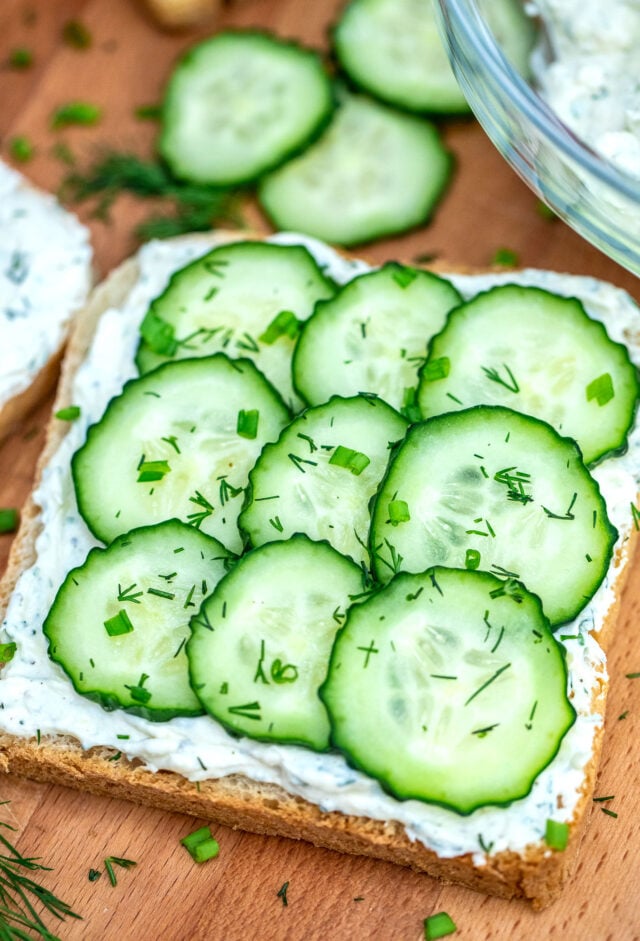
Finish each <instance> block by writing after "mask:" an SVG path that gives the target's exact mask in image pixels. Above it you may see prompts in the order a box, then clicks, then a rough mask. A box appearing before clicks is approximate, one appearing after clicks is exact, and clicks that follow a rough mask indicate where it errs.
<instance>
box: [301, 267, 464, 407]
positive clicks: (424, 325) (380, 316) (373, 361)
mask: <svg viewBox="0 0 640 941" xmlns="http://www.w3.org/2000/svg"><path fill="white" fill-rule="evenodd" d="M460 303H462V297H461V295H460V293H459V292H458V291H457V290H456V288H455V287H454V286H453V285H452V284H451V282H450V281H447V280H446V279H445V278H441V277H439V276H438V275H436V274H432V273H431V272H429V271H421V270H419V269H416V268H411V267H408V266H406V265H399V264H397V263H396V262H387V263H386V264H385V265H383V266H382V267H381V268H379V269H377V270H376V271H371V272H367V273H366V274H362V275H358V277H356V278H353V279H352V280H351V281H349V282H347V284H345V285H344V286H343V287H342V288H341V289H340V290H339V291H338V293H337V294H336V295H335V297H332V298H329V299H327V300H321V301H318V303H317V304H316V306H315V308H314V311H313V314H312V315H311V317H310V318H309V319H308V320H307V321H306V322H305V324H304V325H303V328H302V331H301V333H300V337H299V338H298V342H297V344H296V348H295V351H294V354H293V364H292V369H293V383H294V387H295V389H296V391H297V392H298V394H299V395H301V396H302V398H304V399H305V401H306V402H308V403H309V405H320V404H321V403H322V402H326V401H327V399H329V397H330V396H332V395H343V396H349V395H357V393H359V392H372V393H375V394H376V395H379V396H380V398H381V399H384V401H385V402H388V404H389V405H391V406H392V408H395V409H398V410H400V409H402V407H403V403H404V400H405V393H406V390H407V389H411V388H413V387H415V385H416V383H417V374H416V361H419V360H421V359H422V357H424V354H425V344H426V342H427V340H428V339H429V338H430V337H431V336H433V334H434V333H436V332H437V331H438V330H440V329H441V327H442V326H443V325H444V322H445V318H446V314H447V312H448V311H449V310H450V309H451V308H452V307H457V306H458V305H459V304H460ZM390 350H397V351H398V353H397V354H395V355H394V356H393V357H392V356H391V355H390V353H389V351H390Z"/></svg>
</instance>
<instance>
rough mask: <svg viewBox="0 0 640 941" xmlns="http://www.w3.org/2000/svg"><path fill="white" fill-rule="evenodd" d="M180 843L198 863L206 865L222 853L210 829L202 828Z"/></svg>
mask: <svg viewBox="0 0 640 941" xmlns="http://www.w3.org/2000/svg"><path fill="white" fill-rule="evenodd" d="M180 843H181V845H182V846H184V848H185V849H186V850H187V852H188V853H189V855H190V856H191V858H192V859H193V860H194V862H196V863H205V862H207V860H209V859H214V858H215V857H216V856H217V855H218V853H219V852H220V845H219V843H218V841H217V840H214V838H213V836H212V835H211V828H210V827H200V828H199V829H198V830H194V831H193V833H189V835H188V836H185V837H183V838H182V839H181V840H180Z"/></svg>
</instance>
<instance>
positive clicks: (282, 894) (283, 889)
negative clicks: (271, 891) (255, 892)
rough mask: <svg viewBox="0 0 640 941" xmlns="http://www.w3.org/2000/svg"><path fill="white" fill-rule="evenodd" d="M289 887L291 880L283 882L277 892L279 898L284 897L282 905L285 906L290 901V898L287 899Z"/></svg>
mask: <svg viewBox="0 0 640 941" xmlns="http://www.w3.org/2000/svg"><path fill="white" fill-rule="evenodd" d="M288 888H289V882H288V881H287V882H285V883H283V885H282V886H281V887H280V888H279V889H278V892H277V893H276V897H277V898H279V899H282V905H283V907H286V906H287V905H288V904H289V902H288V900H287V889H288Z"/></svg>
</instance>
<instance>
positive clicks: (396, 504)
mask: <svg viewBox="0 0 640 941" xmlns="http://www.w3.org/2000/svg"><path fill="white" fill-rule="evenodd" d="M329 463H331V461H329ZM387 509H388V512H389V520H388V522H389V523H391V525H392V526H398V524H399V523H408V522H409V520H410V519H411V514H410V513H409V504H408V503H407V502H406V501H405V500H391V501H390V502H389V506H388V508H387Z"/></svg>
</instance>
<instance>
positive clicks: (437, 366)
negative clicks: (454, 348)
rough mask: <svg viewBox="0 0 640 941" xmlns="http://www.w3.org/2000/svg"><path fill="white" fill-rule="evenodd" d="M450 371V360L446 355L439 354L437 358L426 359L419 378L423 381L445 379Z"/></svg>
mask: <svg viewBox="0 0 640 941" xmlns="http://www.w3.org/2000/svg"><path fill="white" fill-rule="evenodd" d="M450 371H451V360H450V359H449V357H448V356H440V357H438V359H428V360H427V362H426V363H425V364H424V367H423V369H422V374H421V377H420V378H421V379H422V381H423V382H437V380H438V379H446V378H447V376H448V375H449V372H450Z"/></svg>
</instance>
